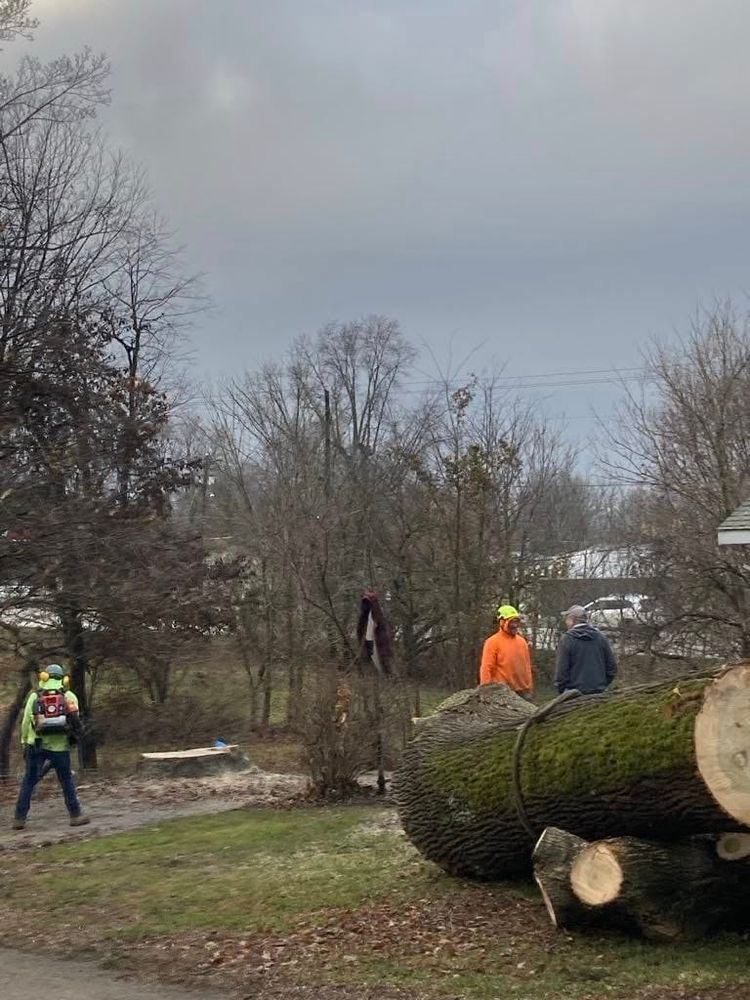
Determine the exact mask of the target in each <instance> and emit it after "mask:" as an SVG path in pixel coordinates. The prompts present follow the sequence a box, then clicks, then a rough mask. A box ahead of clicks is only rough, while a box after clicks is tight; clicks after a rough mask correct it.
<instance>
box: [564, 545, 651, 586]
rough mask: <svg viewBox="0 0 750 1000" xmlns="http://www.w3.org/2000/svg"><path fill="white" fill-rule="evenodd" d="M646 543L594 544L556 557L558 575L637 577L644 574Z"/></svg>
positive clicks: (599, 578) (606, 578)
mask: <svg viewBox="0 0 750 1000" xmlns="http://www.w3.org/2000/svg"><path fill="white" fill-rule="evenodd" d="M647 556H648V549H647V548H645V546H634V547H632V548H630V547H627V548H605V547H603V546H594V547H592V548H589V549H579V550H578V551H577V552H568V553H564V554H561V555H559V556H556V557H555V563H556V564H557V565H558V566H559V571H558V573H557V574H555V575H558V576H559V578H560V579H566V580H633V579H637V578H639V577H642V576H643V575H644V572H643V569H642V562H643V560H644V559H645V558H646V557H647Z"/></svg>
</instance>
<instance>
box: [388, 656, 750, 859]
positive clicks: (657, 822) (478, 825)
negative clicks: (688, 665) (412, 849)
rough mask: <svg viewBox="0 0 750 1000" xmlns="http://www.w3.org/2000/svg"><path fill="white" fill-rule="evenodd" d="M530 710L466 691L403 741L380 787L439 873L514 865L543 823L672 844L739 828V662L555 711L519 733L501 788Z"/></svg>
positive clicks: (746, 710) (744, 727)
mask: <svg viewBox="0 0 750 1000" xmlns="http://www.w3.org/2000/svg"><path fill="white" fill-rule="evenodd" d="M497 687H498V688H499V689H500V690H502V686H497ZM530 708H531V710H532V711H533V707H531V706H529V705H528V703H526V702H524V701H523V700H522V699H520V698H518V697H516V696H515V695H513V694H512V692H509V691H508V692H506V693H505V694H504V695H502V696H500V695H499V694H493V693H492V692H491V690H490V691H485V692H483V693H482V692H481V689H480V694H478V695H477V696H476V697H475V698H473V699H472V698H470V697H469V698H467V699H465V701H464V703H463V704H455V703H454V704H453V705H452V706H450V708H449V709H448V710H446V711H443V712H441V713H439V714H437V715H436V716H434V717H433V718H431V719H429V720H426V721H425V722H424V723H423V724H422V725H421V726H420V728H419V731H418V732H417V735H416V736H415V738H414V740H413V741H412V742H411V743H410V744H409V746H408V747H407V748H406V750H405V752H404V755H403V760H402V764H401V768H400V770H399V772H398V774H397V776H396V780H395V789H394V790H395V796H396V802H397V805H398V809H399V813H400V816H401V821H402V823H403V826H404V829H405V831H406V833H407V835H408V836H409V838H410V839H411V841H412V842H413V843H414V844H415V846H416V847H417V848H418V849H419V850H420V851H421V852H422V854H423V855H424V856H425V857H427V858H429V859H431V860H432V861H435V862H436V863H437V864H439V865H441V866H442V867H443V868H445V869H446V870H447V871H449V872H452V873H454V874H457V875H464V876H469V877H473V878H479V879H497V878H503V877H506V876H514V875H525V874H528V873H529V872H530V870H531V854H532V849H533V845H534V843H535V841H536V839H537V837H538V835H539V834H541V832H542V831H543V830H544V828H545V827H547V826H556V827H560V828H563V829H565V830H568V831H570V832H571V833H573V834H575V835H576V836H579V837H583V838H584V839H586V840H599V839H601V838H604V837H610V836H618V835H626V836H634V837H642V838H646V839H656V840H658V839H673V840H679V839H683V838H685V837H688V836H691V835H694V834H708V833H713V832H715V831H719V830H722V831H731V830H732V829H737V830H741V829H744V828H745V827H746V826H748V825H750V767H748V761H749V760H750V664H743V665H739V666H737V667H734V668H732V669H730V670H728V671H725V672H723V673H721V674H712V675H710V676H703V677H687V678H684V679H683V680H681V681H680V682H679V683H677V684H675V683H674V682H670V683H668V684H662V685H655V686H653V687H650V688H640V689H633V690H631V691H623V692H617V693H614V694H605V695H588V696H583V697H580V698H577V699H575V700H573V701H570V702H567V703H565V704H561V705H557V706H555V707H554V708H553V709H552V711H551V713H550V714H549V716H548V717H547V718H546V719H545V720H544V721H543V722H540V723H539V724H532V725H531V726H530V728H529V729H528V732H527V734H526V741H525V745H524V749H523V753H522V754H521V760H520V769H519V781H518V783H517V787H515V786H516V783H515V782H514V775H513V751H514V747H515V745H516V740H517V737H518V731H519V729H520V727H521V726H522V725H523V723H524V722H526V720H527V719H528V716H529V710H530ZM517 793H519V794H520V799H521V801H522V802H523V803H524V804H525V811H526V815H527V817H528V821H529V826H530V829H527V828H526V825H525V824H524V821H523V820H522V818H521V817H520V816H519V810H518V809H517V799H518V797H519V794H517Z"/></svg>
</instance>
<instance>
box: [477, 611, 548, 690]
mask: <svg viewBox="0 0 750 1000" xmlns="http://www.w3.org/2000/svg"><path fill="white" fill-rule="evenodd" d="M497 620H498V630H497V632H495V634H494V635H491V636H490V637H489V639H487V641H486V642H485V644H484V648H483V650H482V665H481V667H480V668H479V683H480V684H507V685H508V687H509V688H512V689H513V690H514V691H515V692H516V694H520V695H521V696H522V697H523V698H531V696H532V695H533V693H534V677H533V675H532V672H531V654H530V653H529V644H528V643H527V642H526V640H525V639H524V637H523V636H522V635H521V634H520V628H521V616H520V614H519V613H518V611H517V610H516V609H515V608H514V607H513V606H512V605H510V604H501V605H500V607H499V608H498V609H497Z"/></svg>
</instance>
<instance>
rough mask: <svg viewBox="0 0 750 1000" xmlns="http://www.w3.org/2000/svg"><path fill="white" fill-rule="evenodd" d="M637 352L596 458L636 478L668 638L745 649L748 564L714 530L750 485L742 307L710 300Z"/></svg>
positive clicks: (625, 479)
mask: <svg viewBox="0 0 750 1000" xmlns="http://www.w3.org/2000/svg"><path fill="white" fill-rule="evenodd" d="M644 361H645V365H646V367H647V369H648V372H649V374H650V376H651V380H650V382H649V383H648V386H647V388H645V389H644V390H643V391H642V393H641V394H640V395H636V394H634V393H632V392H629V393H628V395H627V399H626V402H625V404H624V405H623V408H622V411H621V413H620V419H619V421H618V424H617V426H616V428H615V429H614V430H613V431H611V433H610V434H609V437H608V448H607V451H606V452H605V453H604V454H603V455H602V459H601V460H602V464H603V466H604V468H605V469H607V470H608V471H609V472H610V473H612V474H614V475H616V476H617V477H618V478H619V479H620V481H621V482H622V483H623V485H625V486H630V487H634V488H637V489H638V499H637V501H634V503H633V505H632V507H631V510H640V515H639V516H638V518H637V521H638V524H637V527H638V532H637V534H638V535H639V538H640V540H641V541H643V542H646V543H647V544H648V545H649V546H650V549H651V552H652V557H651V558H652V559H653V561H654V562H655V565H656V569H655V572H654V575H655V576H656V577H658V578H659V579H660V580H661V592H660V595H659V598H660V601H659V603H660V605H661V616H662V617H663V618H665V619H666V620H665V621H664V622H663V625H664V628H665V629H666V631H667V632H668V633H669V634H670V636H671V637H672V639H673V640H674V639H675V638H679V637H682V638H683V639H684V640H685V641H686V642H687V643H688V645H691V644H692V645H693V646H694V647H695V648H701V646H703V645H704V642H705V640H707V639H708V640H709V642H708V648H712V649H713V650H715V651H716V652H717V653H720V654H723V655H728V656H731V655H737V654H741V655H742V656H745V657H747V656H750V617H749V613H750V568H749V567H748V565H747V558H746V556H745V555H744V554H743V553H742V552H738V551H736V550H733V549H731V548H719V546H718V545H717V537H716V529H717V527H718V525H719V523H720V522H721V521H722V520H723V519H724V518H725V517H727V516H728V515H729V514H730V513H731V512H732V511H733V510H734V509H735V508H736V507H737V506H738V505H739V503H740V502H741V501H743V500H744V499H746V498H747V496H748V493H750V405H748V400H749V399H750V324H749V323H748V318H747V317H741V316H739V315H738V314H737V313H736V312H735V310H734V309H733V307H732V306H731V304H726V305H721V306H717V308H716V309H714V311H713V312H711V313H708V314H703V315H700V316H699V317H698V318H697V319H696V320H695V322H694V323H693V325H692V328H691V330H690V333H689V334H688V335H687V336H686V337H685V338H684V339H682V340H681V341H679V342H678V343H676V344H674V345H663V344H655V345H654V346H652V347H651V348H650V350H648V352H647V353H646V355H645V359H644ZM644 513H645V514H646V516H643V515H644Z"/></svg>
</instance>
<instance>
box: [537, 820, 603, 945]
mask: <svg viewBox="0 0 750 1000" xmlns="http://www.w3.org/2000/svg"><path fill="white" fill-rule="evenodd" d="M588 846H589V845H588V844H587V842H586V841H585V840H582V839H581V838H580V837H576V836H575V834H572V833H568V832H567V831H565V830H558V829H557V827H554V826H548V827H547V829H546V830H545V831H544V833H543V834H542V835H541V837H540V838H539V840H538V841H537V843H536V847H535V848H534V855H533V862H534V881H535V882H536V884H537V885H538V887H539V891H540V892H541V894H542V899H543V900H544V905H545V906H546V907H547V913H548V914H549V918H550V920H551V921H552V923H553V924H554V926H555V927H558V928H563V927H580V926H582V925H584V924H586V923H589V922H590V919H591V907H590V906H587V905H586V904H585V903H583V902H581V900H580V899H579V898H578V897H577V896H576V894H575V893H574V892H573V888H572V886H571V884H570V871H571V868H572V867H573V863H574V861H575V860H576V858H577V857H578V855H579V854H580V853H581V852H582V851H583V850H585V849H586V848H587V847H588Z"/></svg>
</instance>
